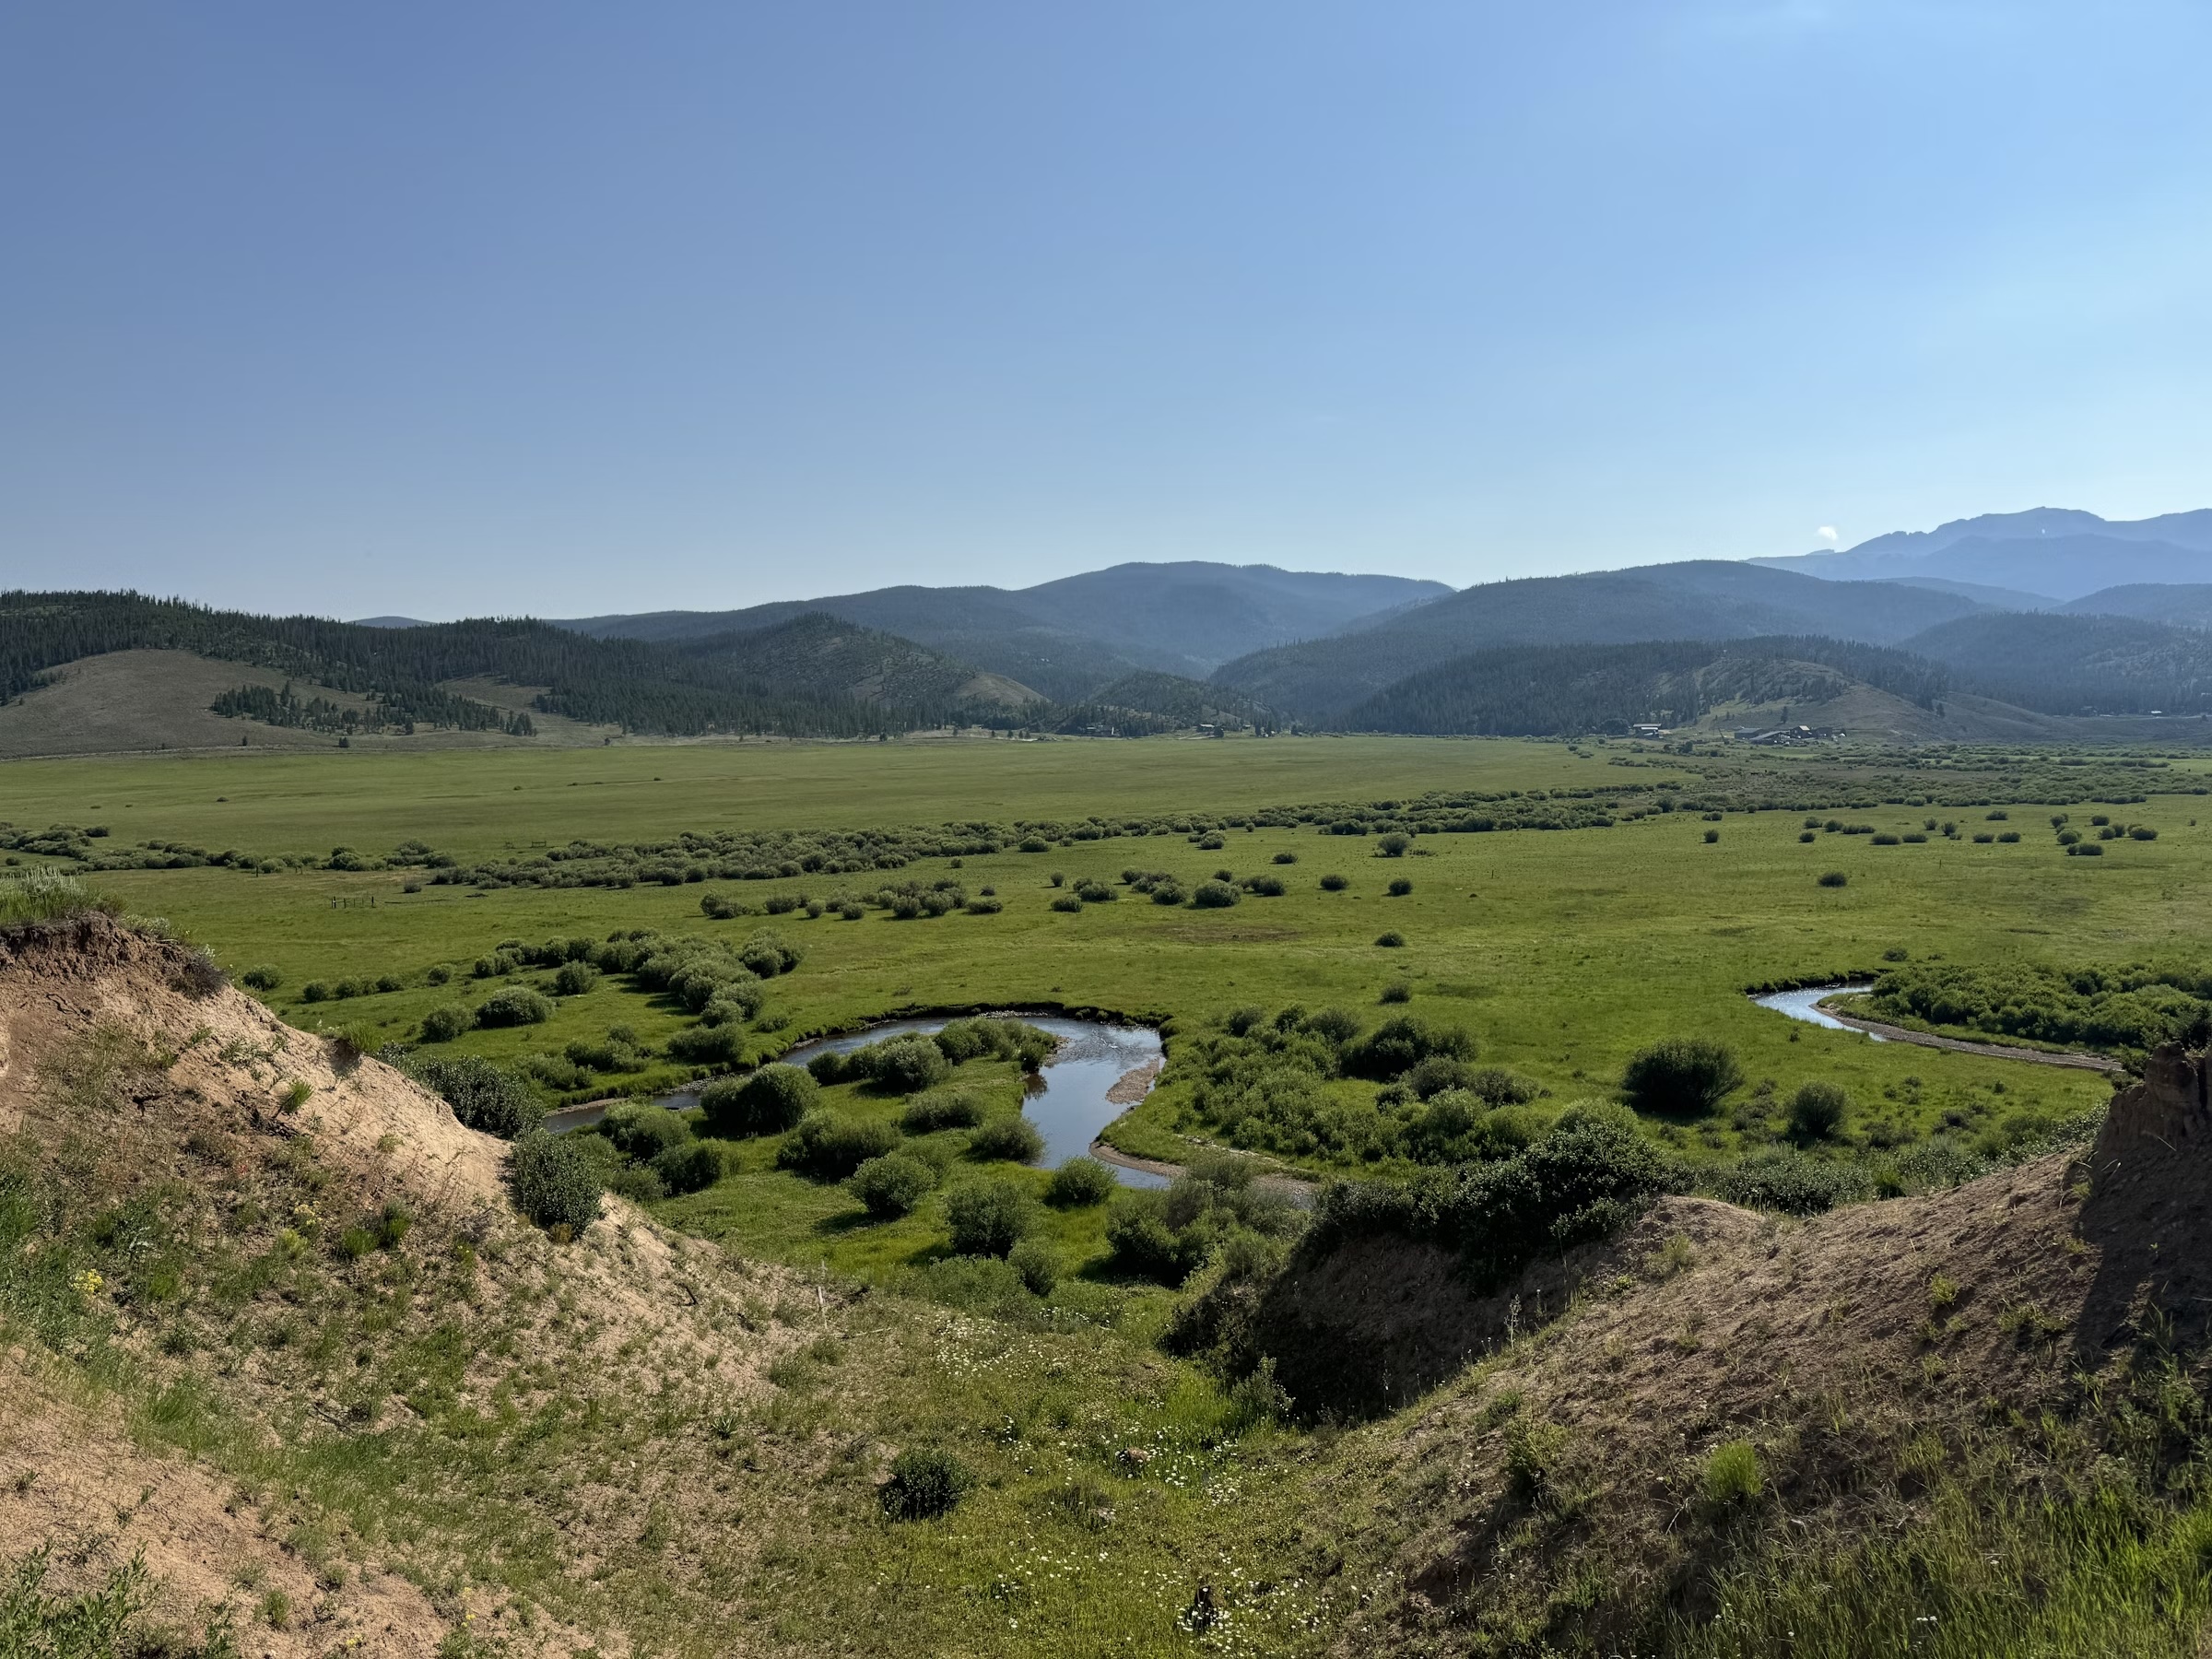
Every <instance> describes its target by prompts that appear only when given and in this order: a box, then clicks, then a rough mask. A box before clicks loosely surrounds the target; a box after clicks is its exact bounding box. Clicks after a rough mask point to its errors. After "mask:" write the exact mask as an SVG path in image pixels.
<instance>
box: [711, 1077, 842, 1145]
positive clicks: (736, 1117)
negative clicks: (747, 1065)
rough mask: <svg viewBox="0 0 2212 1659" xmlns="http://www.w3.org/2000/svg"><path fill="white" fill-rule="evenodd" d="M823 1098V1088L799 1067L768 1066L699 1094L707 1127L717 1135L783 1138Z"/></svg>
mask: <svg viewBox="0 0 2212 1659" xmlns="http://www.w3.org/2000/svg"><path fill="white" fill-rule="evenodd" d="M821 1098H822V1090H821V1086H820V1085H819V1084H818V1083H817V1082H816V1081H815V1080H814V1078H813V1077H811V1076H809V1075H808V1074H807V1073H806V1072H805V1071H803V1070H801V1069H800V1068H799V1067H798V1066H795V1065H764V1066H762V1067H760V1069H759V1070H758V1071H755V1072H751V1073H748V1074H747V1075H746V1076H745V1077H717V1078H715V1079H714V1080H713V1081H712V1082H711V1083H709V1084H708V1085H707V1086H706V1087H705V1088H702V1089H700V1091H699V1104H700V1111H701V1112H703V1113H704V1114H705V1118H706V1123H707V1127H708V1129H709V1130H710V1131H712V1133H713V1134H716V1135H779V1134H781V1133H782V1132H783V1131H784V1130H786V1129H789V1128H792V1127H793V1126H794V1125H795V1124H798V1123H799V1122H800V1121H801V1120H802V1119H803V1118H805V1117H806V1114H807V1113H808V1112H811V1111H813V1110H814V1108H815V1106H816V1105H817V1104H818V1102H819V1101H820V1100H821Z"/></svg>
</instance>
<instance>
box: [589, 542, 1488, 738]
mask: <svg viewBox="0 0 2212 1659" xmlns="http://www.w3.org/2000/svg"><path fill="white" fill-rule="evenodd" d="M1450 593H1451V589H1449V588H1448V587H1446V586H1445V585H1444V584H1443V583H1442V582H1418V581H1414V580H1411V579H1409V578H1406V577H1401V576H1356V575H1342V574H1337V573H1334V572H1327V571H1280V570H1277V569H1275V568H1274V567H1273V566H1270V565H1223V564H1208V563H1203V562H1196V561H1186V562H1182V563H1175V564H1124V565H1116V566H1114V567H1112V569H1110V570H1104V571H1085V572H1084V573H1082V574H1081V575H1077V576H1068V577H1063V578H1061V579H1059V580H1057V581H1054V582H1041V583H1040V584H1039V585H1037V586H1035V587H1031V588H1022V589H1006V588H996V587H943V588H936V587H918V586H904V587H888V588H877V589H875V590H872V591H870V592H867V593H861V594H830V595H827V596H825V597H822V598H818V599H808V600H790V601H779V602H777V603H774V604H770V605H759V606H751V607H749V608H747V609H744V610H730V611H658V612H651V613H646V614H642V615H638V616H608V617H584V618H576V619H574V620H572V621H568V622H562V623H559V625H558V626H560V627H563V628H572V629H577V630H578V631H579V632H582V633H588V634H591V635H593V636H594V637H595V638H601V639H615V638H621V639H638V640H661V641H674V640H686V639H694V638H700V637H704V636H707V635H712V634H723V633H730V632H740V631H743V632H749V631H752V630H755V629H762V628H770V627H774V626H777V625H779V624H782V623H785V622H788V621H790V620H791V619H792V618H794V617H797V616H800V615H803V614H805V613H807V612H819V613H824V614H827V615H830V616H833V617H838V618H842V619H843V620H845V621H848V622H853V623H856V624H858V625H859V626H861V627H863V628H872V629H881V630H883V631H885V632H888V633H893V634H897V635H899V636H900V637H902V638H904V639H908V640H913V641H919V642H920V643H922V644H924V645H926V646H929V647H931V648H932V649H934V650H936V651H941V652H944V653H947V654H949V655H951V656H954V657H957V658H959V660H961V661H963V662H968V663H972V664H974V665H976V666H977V667H979V668H983V669H987V670H989V671H990V672H992V673H994V674H1000V675H1004V676H1006V677H1008V678H1010V679H1014V680H1017V681H1019V682H1020V683H1021V684H1023V685H1025V686H1030V687H1034V688H1036V689H1037V690H1039V691H1041V692H1042V693H1044V694H1045V695H1046V696H1048V697H1051V698H1053V699H1055V700H1058V701H1061V702H1065V703H1077V702H1087V701H1089V700H1093V699H1094V698H1095V697H1096V696H1097V694H1098V693H1099V692H1100V688H1103V687H1104V686H1105V685H1106V684H1107V683H1108V682H1110V681H1112V680H1116V679H1119V678H1122V677H1124V676H1126V675H1128V674H1130V673H1132V672H1133V671H1137V670H1150V671H1154V672H1159V673H1166V674H1172V675H1177V676H1181V677H1204V676H1206V674H1207V673H1209V672H1210V671H1211V670H1212V669H1214V668H1215V667H1217V666H1218V665H1220V664H1222V663H1225V662H1227V661H1229V660H1230V658H1232V657H1237V656H1241V655H1243V654H1245V653H1248V652H1252V651H1255V650H1258V649H1260V648H1262V647H1265V646H1270V645H1277V644H1281V643H1283V642H1285V641H1293V640H1304V639H1313V638H1317V637H1319V636H1322V635H1324V634H1331V633H1335V632H1336V631H1338V630H1339V629H1344V628H1346V627H1347V626H1350V625H1352V624H1355V623H1357V622H1359V620H1361V619H1362V618H1372V617H1377V616H1382V615H1385V614H1388V613H1392V612H1394V611H1398V610H1401V609H1404V608H1405V607H1406V606H1418V605H1419V604H1422V603H1424V602H1427V601H1430V600H1434V599H1438V598H1441V597H1442V596H1444V595H1447V594H1450Z"/></svg>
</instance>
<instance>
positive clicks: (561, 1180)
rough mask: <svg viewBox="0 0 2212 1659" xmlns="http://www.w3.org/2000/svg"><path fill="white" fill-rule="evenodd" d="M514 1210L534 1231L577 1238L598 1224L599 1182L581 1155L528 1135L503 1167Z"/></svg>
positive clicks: (566, 1144) (550, 1138)
mask: <svg viewBox="0 0 2212 1659" xmlns="http://www.w3.org/2000/svg"><path fill="white" fill-rule="evenodd" d="M507 1190H508V1191H509V1193H511V1194H512V1195H513V1198H514V1207H515V1208H516V1209H518V1210H520V1211H521V1212H522V1213H523V1215H524V1217H526V1218H528V1219H529V1220H531V1221H533V1222H535V1224H536V1225H538V1226H539V1227H547V1228H550V1227H566V1228H568V1229H570V1230H571V1231H574V1232H581V1231H582V1230H583V1229H584V1228H586V1227H589V1226H590V1225H591V1224H592V1223H593V1222H594V1221H595V1220H597V1219H598V1218H599V1177H598V1175H597V1173H596V1172H595V1171H594V1170H593V1168H592V1164H591V1160H590V1159H589V1158H588V1157H587V1156H586V1154H585V1153H584V1151H583V1149H582V1147H579V1146H578V1145H577V1144H576V1143H575V1142H573V1141H571V1140H570V1139H568V1138H567V1137H566V1136H561V1135H547V1133H546V1132H545V1131H544V1130H542V1129H535V1130H533V1131H531V1132H530V1133H529V1134H528V1135H524V1136H523V1138H522V1139H520V1140H518V1141H516V1142H515V1143H514V1151H513V1152H512V1155H511V1156H510V1157H509V1159H508V1161H507Z"/></svg>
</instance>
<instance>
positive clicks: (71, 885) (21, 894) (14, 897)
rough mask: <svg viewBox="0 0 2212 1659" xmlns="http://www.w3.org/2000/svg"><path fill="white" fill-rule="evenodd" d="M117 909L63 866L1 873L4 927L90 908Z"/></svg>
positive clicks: (58, 918)
mask: <svg viewBox="0 0 2212 1659" xmlns="http://www.w3.org/2000/svg"><path fill="white" fill-rule="evenodd" d="M94 910H105V911H109V912H111V913H112V911H113V910H114V906H113V905H112V903H108V902H103V901H102V900H99V899H96V898H95V897H94V896H93V895H92V894H91V893H90V892H88V891H87V890H86V888H85V884H84V883H83V882H81V881H79V880H77V878H76V877H74V876H69V875H65V874H64V873H63V872H61V871H60V870H53V869H48V868H45V867H44V866H41V867H39V868H36V869H29V870H22V871H12V870H11V871H9V872H7V873H6V876H5V877H0V927H7V926H12V925H14V924H18V923H23V922H59V921H63V920H65V919H66V918H68V917H70V916H81V915H83V914H84V913H85V912H88V911H94Z"/></svg>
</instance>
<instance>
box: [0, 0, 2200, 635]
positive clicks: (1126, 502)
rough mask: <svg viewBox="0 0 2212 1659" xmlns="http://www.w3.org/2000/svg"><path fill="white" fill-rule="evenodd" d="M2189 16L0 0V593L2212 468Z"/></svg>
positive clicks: (1286, 529)
mask: <svg viewBox="0 0 2212 1659" xmlns="http://www.w3.org/2000/svg"><path fill="white" fill-rule="evenodd" d="M2207 63H2212V6H2205V5H2203V4H2200V3H2198V0H2174V3H2171V4H2126V3H2124V0H2121V3H2111V0H2108V3H2104V4H2099V5H2095V6H2082V5H2079V4H2077V3H2073V0H2069V3H2066V4H2051V5H2044V4H2036V3H2033V0H2001V3H1995V4H1987V5H1954V4H1945V3H1943V0H1905V3H1900V4H1895V5H1881V4H1853V3H1851V0H1833V3H1830V4H1818V3H1814V0H1802V3H1798V4H1750V3H1745V4H1720V3H1715V4H1699V5H1687V4H1684V5H1677V4H1662V3H1660V0H1647V3H1641V4H1619V5H1606V4H1583V5H1577V6H1544V5H1529V4H1527V3H1526V0H1513V3H1512V4H1499V5H1491V4H1476V3H1474V0H1452V3H1449V4H1439V5H1417V4H1392V3H1389V0H1384V3H1382V4H1369V5H1355V4H1349V3H1339V4H1333V5H1316V4H1303V3H1300V0H1253V3H1252V4H1241V3H1240V4H1230V3H1226V0H1159V3H1154V0H1113V3H1112V4H1096V5H1089V6H1080V5H1068V4H1046V5H1038V4H1035V0H1021V3H1019V4H1015V3H1011V0H1008V3H1006V4H999V3H983V0H973V3H961V4H955V3H951V0H883V3H881V4H840V3H838V0H785V3H782V4H760V3H758V0H755V3H751V4H744V3H733V0H717V3H716V4H711V5H678V4H667V3H658V4H647V5H642V6H609V5H605V4H596V3H595V4H591V5H571V4H559V3H548V0H527V3H526V4H512V5H502V4H491V3H487V0H462V3H460V4H454V3H453V0H440V3H438V4H435V5H431V4H411V3H407V0H380V3H379V4H376V5H371V6H330V5H304V6H303V5H300V4H297V3H296V0H283V3H282V4H277V3H275V0H272V3H270V4H265V5H251V4H237V3H231V0H195V3H194V4H191V5H178V4H175V3H174V0H161V3H160V4H133V3H130V0H98V3H96V4H87V3H85V0H15V3H14V4H12V5H9V6H6V7H5V8H0V216H4V217H0V584H6V585H23V586H31V587H58V586H96V585H97V586H119V585H125V584H128V585H133V586H136V587H139V588H142V589H147V590H151V591H154V592H159V593H180V594H189V595H193V596H195V597H201V598H206V599H209V600H213V601H217V602H220V603H225V604H235V605H244V606H253V607H254V608H303V609H313V610H319V611H324V612H330V613H335V614H339V615H347V616H354V615H362V614H368V613H373V612H382V611H399V612H406V613H410V614H413V615H417V616H425V617H450V616H455V615H461V614H467V613H480V612H484V611H499V612H503V613H515V612H522V611H530V612H535V613H536V614H539V615H556V616H558V615H572V614H578V613H584V612H599V611H611V610H634V609H644V608H653V607H661V606H734V605H742V604H748V603H751V602H754V601H757V600H762V599H771V598H784V597H794V596H800V595H805V594H819V593H832V592H841V591H849V590H852V589H856V588H865V587H872V586H877V585H880V584H883V583H888V582H1000V583H1006V584H1017V585H1018V584H1021V583H1024V582H1032V581H1038V580H1042V579H1044V578H1046V577H1049V576H1053V575H1059V574H1064V573H1065V572H1067V571H1075V570H1080V569H1086V568H1089V567H1094V566H1097V565H1100V564H1105V563H1111V562H1113V561H1116V560H1121V559H1182V558H1197V559H1229V560H1233V561H1238V562H1258V561H1265V562H1271V563H1277V564H1282V565H1287V566H1292V567H1299V568H1308V569H1335V570H1362V571H1402V572H1405V573H1406V574H1409V575H1421V576H1431V577H1438V578H1441V579H1442V580H1444V581H1447V582H1453V583H1454V584H1455V585H1464V584H1465V583H1468V582H1477V581H1482V580H1487V579H1489V578H1492V577H1497V576H1503V575H1516V574H1529V573H1541V572H1547V571H1566V570H1576V569H1591V568H1598V567H1604V566H1609V565H1619V564H1626V563H1642V562H1650V561H1653V560H1656V559H1680V558H1692V557H1701V556H1721V557H1743V556H1747V555H1751V554H1759V553H1791V552H1802V551H1806V550H1807V549H1809V548H1812V547H1816V546H1819V545H1822V543H1821V540H1820V536H1819V531H1820V530H1821V528H1822V527H1823V526H1825V527H1828V528H1830V529H1831V530H1833V531H1834V532H1835V533H1836V536H1837V539H1838V540H1839V541H1840V542H1841V543H1842V544H1844V545H1848V544H1850V543H1851V542H1853V541H1855V540H1859V539H1863V538H1865V536H1868V535H1876V534H1878V533H1880V532H1882V531H1887V530H1891V529H1899V528H1921V527H1925V526H1927V525H1930V524H1935V522H1937V521H1938V520H1941V519H1944V518H1950V517H1957V516H1960V515H1964V514H1969V513H1973V512H1985V511H1993V510H2011V509H2018V508H2023V507H2030V506H2037V505H2056V506H2079V507H2086V508H2088V509H2091V510H2092V511H2096V512H2103V513H2105V514H2107V515H2109V516H2113V517H2136V516H2141V515H2143V514H2146V513H2151V512H2167V511H2172V510H2176V509H2182V508H2190V507H2201V506H2206V505H2212V465H2207V458H2208V457H2212V99H2207V98H2206V96H2205V91H2204V76H2205V70H2206V64H2207Z"/></svg>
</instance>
